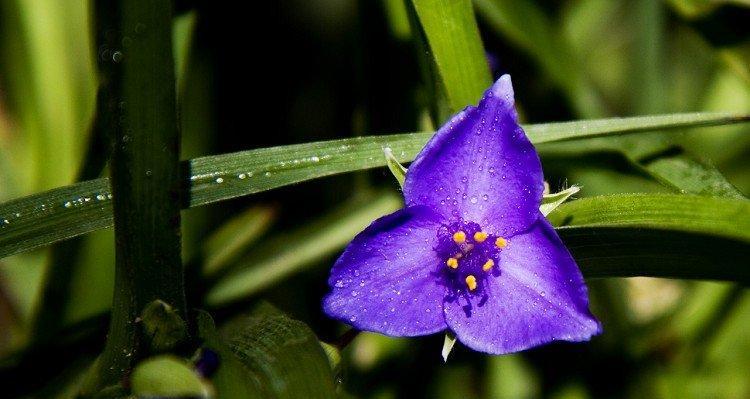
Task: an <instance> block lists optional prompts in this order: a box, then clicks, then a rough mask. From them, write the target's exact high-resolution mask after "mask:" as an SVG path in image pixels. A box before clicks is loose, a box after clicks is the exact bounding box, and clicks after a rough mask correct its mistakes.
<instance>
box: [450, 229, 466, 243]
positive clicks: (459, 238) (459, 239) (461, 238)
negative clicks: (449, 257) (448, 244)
mask: <svg viewBox="0 0 750 399" xmlns="http://www.w3.org/2000/svg"><path fill="white" fill-rule="evenodd" d="M465 241H466V233H464V232H463V231H457V232H455V233H453V242H455V243H456V244H463V243H464V242H465Z"/></svg>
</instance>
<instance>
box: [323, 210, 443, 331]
mask: <svg viewBox="0 0 750 399" xmlns="http://www.w3.org/2000/svg"><path fill="white" fill-rule="evenodd" d="M441 221H442V217H441V216H440V215H438V214H437V213H435V212H433V211H432V210H430V209H429V208H427V207H425V206H415V207H408V208H405V209H402V210H400V211H397V212H394V213H392V214H390V215H388V216H385V217H382V218H380V219H378V220H376V221H375V222H373V223H372V224H371V225H370V227H368V228H367V229H365V231H363V232H362V233H360V234H359V235H357V237H355V238H354V240H353V241H352V242H351V243H350V244H349V246H348V247H347V248H346V250H345V251H344V253H343V254H342V255H341V257H340V258H339V259H338V261H336V264H334V265H333V269H332V270H331V277H330V278H329V279H328V284H329V285H330V287H331V288H332V291H331V293H329V294H328V296H327V297H326V298H325V299H324V301H323V308H324V310H325V312H326V313H327V314H328V315H329V316H331V317H333V318H336V319H339V320H341V321H343V322H345V323H348V324H351V325H352V326H354V327H356V328H358V329H361V330H367V331H375V332H379V333H382V334H386V335H392V336H415V335H426V334H432V333H435V332H438V331H442V330H444V329H445V328H446V325H445V318H444V316H443V298H444V297H445V287H443V286H441V285H439V284H438V279H437V278H436V277H435V275H434V274H435V273H436V271H437V270H438V268H439V267H440V266H441V261H440V260H439V259H438V258H437V256H436V254H435V252H434V251H433V247H434V245H435V240H436V237H437V236H436V234H437V231H438V229H439V227H440V223H441Z"/></svg>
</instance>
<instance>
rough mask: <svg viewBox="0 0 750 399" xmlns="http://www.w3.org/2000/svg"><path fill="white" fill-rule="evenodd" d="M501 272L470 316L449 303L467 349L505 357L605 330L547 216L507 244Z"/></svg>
mask: <svg viewBox="0 0 750 399" xmlns="http://www.w3.org/2000/svg"><path fill="white" fill-rule="evenodd" d="M499 270H500V275H499V276H497V277H490V278H489V279H488V284H487V287H486V289H487V291H486V292H485V294H486V301H485V303H484V304H482V305H481V306H479V305H478V304H476V303H472V307H471V311H470V312H467V310H466V309H465V308H464V305H465V303H462V302H461V301H460V300H459V301H453V302H446V305H445V313H446V322H447V323H448V327H449V328H450V329H452V330H453V331H454V332H455V333H456V336H457V337H458V339H459V341H461V342H463V343H464V344H465V345H467V346H468V347H470V348H473V349H475V350H478V351H483V352H488V353H493V354H504V353H510V352H516V351H520V350H524V349H527V348H530V347H533V346H536V345H540V344H544V343H548V342H551V341H555V340H562V341H585V340H588V339H589V338H590V337H591V336H592V335H595V334H598V333H599V332H601V326H600V324H599V322H598V321H597V320H596V318H594V316H593V315H592V314H591V312H590V311H589V306H588V296H587V292H586V291H587V289H586V285H585V284H584V282H583V277H582V276H581V272H580V271H579V270H578V266H576V264H575V261H574V260H573V258H572V257H571V256H570V253H569V252H568V250H567V249H566V248H565V246H564V245H563V243H562V241H560V238H559V237H558V236H557V233H555V231H554V229H553V228H552V226H551V225H550V224H549V222H547V220H545V219H544V218H539V219H538V221H537V222H536V223H535V224H534V225H533V226H532V227H531V229H529V230H528V231H526V232H524V233H521V234H518V235H516V236H514V237H511V238H510V239H509V240H508V245H507V247H506V248H504V249H503V251H502V252H501V254H500V262H499Z"/></svg>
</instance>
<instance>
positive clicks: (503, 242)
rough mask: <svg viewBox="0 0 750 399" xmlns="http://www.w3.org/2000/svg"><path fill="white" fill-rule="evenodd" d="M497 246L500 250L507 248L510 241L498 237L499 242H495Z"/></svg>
mask: <svg viewBox="0 0 750 399" xmlns="http://www.w3.org/2000/svg"><path fill="white" fill-rule="evenodd" d="M495 246H496V247H498V248H505V247H507V246H508V241H507V240H506V239H505V238H503V237H497V240H495Z"/></svg>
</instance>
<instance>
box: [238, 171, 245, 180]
mask: <svg viewBox="0 0 750 399" xmlns="http://www.w3.org/2000/svg"><path fill="white" fill-rule="evenodd" d="M246 177H247V175H246V174H244V173H240V174H239V175H237V178H238V179H240V180H244V179H245V178H246Z"/></svg>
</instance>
